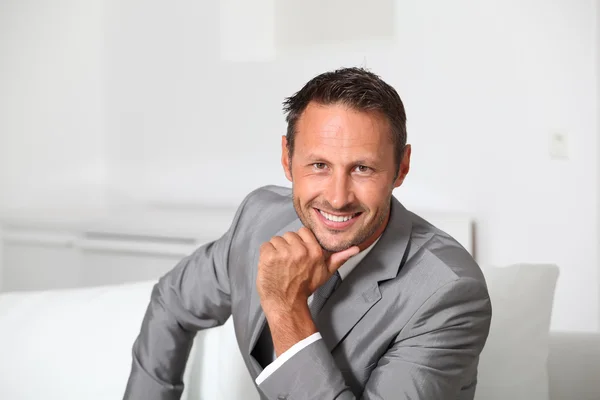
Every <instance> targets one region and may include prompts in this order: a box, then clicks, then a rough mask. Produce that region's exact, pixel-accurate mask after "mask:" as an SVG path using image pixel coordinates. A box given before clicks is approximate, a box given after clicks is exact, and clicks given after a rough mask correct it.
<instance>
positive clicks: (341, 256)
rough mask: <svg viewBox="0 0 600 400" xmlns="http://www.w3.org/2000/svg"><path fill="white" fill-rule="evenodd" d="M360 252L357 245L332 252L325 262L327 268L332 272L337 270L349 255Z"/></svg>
mask: <svg viewBox="0 0 600 400" xmlns="http://www.w3.org/2000/svg"><path fill="white" fill-rule="evenodd" d="M359 252H360V248H359V247H358V246H352V247H350V248H348V249H346V250H343V251H339V252H337V253H333V254H332V255H331V256H330V257H329V260H328V262H327V269H328V270H329V272H331V273H332V274H333V273H334V272H335V271H337V270H338V269H339V268H340V267H341V266H342V265H343V264H344V263H345V262H346V261H348V259H349V258H350V257H353V256H355V255H357V254H358V253H359Z"/></svg>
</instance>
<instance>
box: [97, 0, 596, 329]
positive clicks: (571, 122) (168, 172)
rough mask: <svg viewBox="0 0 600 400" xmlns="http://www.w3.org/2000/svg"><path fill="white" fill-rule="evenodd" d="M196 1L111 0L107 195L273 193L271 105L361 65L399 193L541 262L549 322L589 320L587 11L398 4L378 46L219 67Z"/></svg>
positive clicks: (215, 17)
mask: <svg viewBox="0 0 600 400" xmlns="http://www.w3.org/2000/svg"><path fill="white" fill-rule="evenodd" d="M199 3H200V2H193V1H181V2H178V3H177V4H178V6H176V7H173V6H171V5H169V6H166V5H165V3H162V2H158V1H151V2H144V5H143V6H142V2H141V0H128V1H120V2H113V3H111V13H110V14H109V17H108V18H109V21H111V22H110V24H108V25H107V26H109V28H110V30H111V32H110V34H109V37H108V41H107V52H108V54H107V60H108V61H109V65H110V66H109V74H108V87H109V94H108V96H109V98H110V99H111V101H110V102H109V105H108V107H109V109H108V123H109V126H110V129H109V139H108V140H109V148H110V150H111V151H112V153H111V156H112V158H111V166H112V168H113V169H112V175H111V177H112V180H111V182H113V183H114V185H115V186H114V187H113V190H114V191H115V192H114V193H116V194H119V195H120V196H123V197H126V198H130V199H145V200H148V199H152V200H156V201H172V202H190V203H191V202H225V203H236V202H238V201H239V200H240V199H241V198H242V197H243V196H244V195H245V194H246V193H247V192H248V191H249V190H251V189H252V188H254V187H256V186H258V185H262V184H266V183H278V184H287V182H286V181H285V180H284V178H283V175H282V173H281V170H280V167H279V135H281V134H282V133H283V132H284V129H285V125H284V122H283V118H282V115H281V112H280V104H281V100H282V99H283V97H284V96H286V95H290V94H292V93H293V92H294V91H295V90H297V89H299V88H300V86H301V85H302V83H304V82H305V81H306V80H307V79H309V78H310V77H312V76H313V75H314V74H317V73H319V72H321V71H323V70H326V69H331V68H336V67H339V66H341V65H360V64H362V63H363V62H364V60H365V58H366V62H367V66H368V67H371V68H372V69H373V70H374V71H376V72H378V73H380V74H381V75H382V76H383V77H384V78H385V79H387V80H388V81H389V82H390V83H392V84H393V85H394V86H396V88H397V89H398V90H399V92H400V94H401V96H402V98H403V99H404V101H405V103H406V108H407V113H408V127H409V139H410V142H412V143H413V146H414V152H413V154H414V156H413V157H414V158H413V169H412V171H411V174H410V176H409V179H408V181H407V183H406V186H404V187H403V188H401V189H400V190H398V191H397V195H398V197H399V198H401V199H402V200H403V201H404V202H405V203H406V204H407V205H409V206H412V207H418V208H434V209H453V210H458V211H466V212H469V213H472V214H473V215H474V216H475V217H476V218H477V223H478V237H477V240H478V257H479V260H480V261H481V262H482V263H484V264H490V263H493V264H507V263H512V262H519V261H526V262H547V261H549V262H556V263H558V264H559V265H560V266H561V269H562V275H561V277H560V282H559V284H558V288H557V301H556V313H555V319H554V321H553V327H554V328H557V329H568V330H595V329H597V328H598V316H599V314H600V311H599V308H598V303H599V299H598V284H597V283H598V281H599V279H600V277H599V273H598V269H599V268H598V265H599V264H598V254H597V251H596V250H595V246H596V244H597V243H598V234H597V230H596V227H595V226H594V223H593V222H592V221H596V220H597V215H598V193H597V190H596V188H597V186H598V184H597V181H598V177H599V175H598V171H597V169H596V168H595V163H596V157H597V156H598V154H599V152H598V145H597V143H598V140H597V132H598V127H597V121H596V102H597V99H596V92H595V89H594V88H595V85H596V83H595V82H596V69H597V60H596V58H595V53H596V47H597V45H598V42H597V39H596V38H595V36H594V35H595V33H594V32H595V20H594V15H595V4H594V2H593V1H591V0H590V1H579V2H572V1H569V0H563V1H558V2H553V3H549V2H545V1H543V0H526V1H486V2H481V1H476V0H460V1H455V2H451V3H449V2H445V1H441V0H430V1H422V0H421V1H417V0H414V1H403V2H397V6H396V15H395V19H396V29H397V32H396V38H395V42H394V43H391V41H389V40H385V39H384V40H378V41H363V42H360V43H359V42H346V43H342V42H334V43H331V42H329V43H321V44H319V45H313V46H308V47H299V48H295V49H288V50H287V51H282V49H280V48H279V49H277V52H276V54H275V56H274V59H271V57H270V56H268V55H269V54H270V53H269V52H264V53H266V54H267V57H266V58H265V61H264V62H260V61H253V62H247V63H242V62H239V63H236V62H228V61H223V60H220V59H219V55H220V52H219V37H218V33H219V26H218V21H219V8H218V6H217V5H215V4H214V2H205V3H208V4H199ZM254 17H256V16H254ZM276 17H277V16H276ZM269 18H271V17H269ZM265 23H270V24H272V21H270V20H269V21H267V20H265ZM239 36H240V38H243V37H244V32H239ZM271 44H272V43H265V46H269V45H271ZM308 44H310V43H308ZM313 44H314V43H313ZM260 50H263V49H262V48H261V49H258V50H257V51H260ZM555 131H562V132H566V133H567V134H568V147H569V159H568V160H552V159H550V157H549V155H548V137H549V135H550V134H551V133H552V132H555ZM165 137H166V138H168V139H167V141H166V142H165V140H164V138H165ZM574 309H576V310H577V312H573V310H574Z"/></svg>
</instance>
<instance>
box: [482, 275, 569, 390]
mask: <svg viewBox="0 0 600 400" xmlns="http://www.w3.org/2000/svg"><path fill="white" fill-rule="evenodd" d="M482 269H483V272H484V275H485V278H486V281H487V284H488V290H489V293H490V298H491V301H492V323H491V329H490V334H489V337H488V341H487V343H486V345H485V348H484V350H483V352H482V354H481V359H480V362H479V375H478V385H477V391H476V394H475V398H476V400H496V399H498V400H500V399H511V400H548V398H549V396H548V371H547V361H548V342H549V330H550V319H551V315H552V304H553V302H554V292H555V287H556V282H557V279H558V275H559V269H558V267H557V266H556V265H541V264H519V265H510V266H507V267H483V268H482Z"/></svg>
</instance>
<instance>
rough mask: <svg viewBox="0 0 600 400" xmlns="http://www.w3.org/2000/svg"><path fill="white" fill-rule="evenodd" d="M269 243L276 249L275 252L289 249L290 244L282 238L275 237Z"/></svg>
mask: <svg viewBox="0 0 600 400" xmlns="http://www.w3.org/2000/svg"><path fill="white" fill-rule="evenodd" d="M269 242H270V243H271V244H272V245H273V247H275V250H278V251H279V250H283V249H285V248H286V247H288V246H289V245H288V242H287V241H286V240H285V239H284V238H282V237H281V236H274V237H272V238H271V240H269Z"/></svg>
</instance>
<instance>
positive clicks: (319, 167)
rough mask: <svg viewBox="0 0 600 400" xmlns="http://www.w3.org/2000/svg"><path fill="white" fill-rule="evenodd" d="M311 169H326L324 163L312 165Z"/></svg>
mask: <svg viewBox="0 0 600 400" xmlns="http://www.w3.org/2000/svg"><path fill="white" fill-rule="evenodd" d="M313 167H314V168H315V169H325V168H327V165H325V163H314V164H313Z"/></svg>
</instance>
